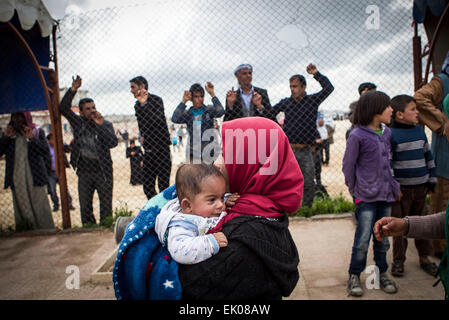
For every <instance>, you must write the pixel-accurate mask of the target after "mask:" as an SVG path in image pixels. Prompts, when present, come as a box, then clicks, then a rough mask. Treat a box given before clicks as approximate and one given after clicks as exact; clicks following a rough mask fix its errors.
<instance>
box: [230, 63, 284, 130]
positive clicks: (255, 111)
mask: <svg viewBox="0 0 449 320" xmlns="http://www.w3.org/2000/svg"><path fill="white" fill-rule="evenodd" d="M234 75H235V77H236V78H237V81H238V83H239V89H238V90H236V91H234V87H232V90H229V91H228V93H227V94H226V112H225V116H224V121H229V120H234V119H237V118H245V117H256V116H260V117H265V118H268V119H271V120H274V121H276V120H275V118H274V117H273V116H272V112H271V109H272V108H271V104H270V99H269V98H268V93H267V90H265V89H262V88H257V87H253V85H252V84H251V83H252V81H253V67H252V66H251V65H249V64H241V65H239V66H238V67H237V68H236V69H235V71H234Z"/></svg>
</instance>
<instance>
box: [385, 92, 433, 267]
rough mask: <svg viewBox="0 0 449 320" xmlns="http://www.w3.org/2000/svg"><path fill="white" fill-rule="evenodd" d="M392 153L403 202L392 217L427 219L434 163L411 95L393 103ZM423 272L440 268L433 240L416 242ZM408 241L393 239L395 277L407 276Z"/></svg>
mask: <svg viewBox="0 0 449 320" xmlns="http://www.w3.org/2000/svg"><path fill="white" fill-rule="evenodd" d="M391 106H392V107H393V123H392V125H391V132H392V133H391V152H392V164H393V170H394V177H395V178H396V180H397V181H398V182H399V184H400V185H401V193H402V198H401V201H397V202H395V203H393V206H392V209H391V215H392V216H393V217H396V218H403V217H405V216H414V215H416V216H421V215H425V213H426V211H425V206H426V195H427V192H429V191H432V192H433V191H434V190H435V185H436V183H437V178H436V176H435V162H434V160H433V156H432V152H431V151H430V146H429V143H428V142H427V137H426V134H425V132H424V129H423V128H422V127H421V126H419V125H418V121H419V120H418V113H419V112H418V109H417V107H416V101H415V99H414V98H413V97H411V96H408V95H398V96H396V97H394V98H393V99H391ZM415 246H416V249H417V250H418V255H419V264H420V266H421V268H422V269H423V270H424V271H425V272H427V273H428V274H430V275H432V276H436V274H437V272H438V267H437V265H436V264H435V263H433V262H431V261H430V260H429V257H428V256H430V255H431V254H432V251H433V248H432V243H431V241H430V240H427V239H415ZM406 251H407V238H406V237H403V236H399V237H393V265H392V266H391V274H392V275H393V276H402V275H404V262H405V259H406V258H405V253H406Z"/></svg>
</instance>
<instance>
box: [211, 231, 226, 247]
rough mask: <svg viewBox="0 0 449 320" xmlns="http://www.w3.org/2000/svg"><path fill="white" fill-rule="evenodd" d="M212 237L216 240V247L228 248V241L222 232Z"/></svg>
mask: <svg viewBox="0 0 449 320" xmlns="http://www.w3.org/2000/svg"><path fill="white" fill-rule="evenodd" d="M212 235H213V236H214V238H215V240H217V242H218V246H219V247H220V248H223V247H227V246H228V239H227V238H226V236H225V235H224V233H223V232H217V233H213V234H212Z"/></svg>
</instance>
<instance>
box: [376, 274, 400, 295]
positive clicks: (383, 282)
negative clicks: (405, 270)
mask: <svg viewBox="0 0 449 320" xmlns="http://www.w3.org/2000/svg"><path fill="white" fill-rule="evenodd" d="M379 282H380V288H381V289H382V290H383V291H384V292H386V293H396V292H398V288H397V287H396V283H395V282H394V281H393V280H391V279H390V278H388V275H387V273H386V272H384V273H381V274H380V281H379Z"/></svg>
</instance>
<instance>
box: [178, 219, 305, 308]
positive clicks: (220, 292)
mask: <svg viewBox="0 0 449 320" xmlns="http://www.w3.org/2000/svg"><path fill="white" fill-rule="evenodd" d="M223 233H224V234H225V235H226V238H227V239H228V246H227V247H224V248H220V251H219V252H218V254H217V255H215V256H214V257H212V258H210V259H207V260H205V261H203V262H201V263H197V264H193V265H181V264H180V265H179V279H180V280H181V284H182V290H183V298H184V299H193V300H206V299H209V300H229V299H237V300H239V299H263V300H275V299H281V297H282V296H285V297H286V296H289V295H290V294H291V293H292V291H293V289H294V288H295V286H296V284H297V282H298V280H299V273H298V264H299V256H298V251H297V249H296V245H295V243H294V241H293V239H292V237H291V234H290V232H289V230H288V217H287V215H285V216H284V218H283V219H281V220H279V221H269V220H267V219H263V218H258V217H251V216H244V217H237V218H234V219H232V220H231V221H229V222H228V223H226V224H225V225H224V227H223Z"/></svg>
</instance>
